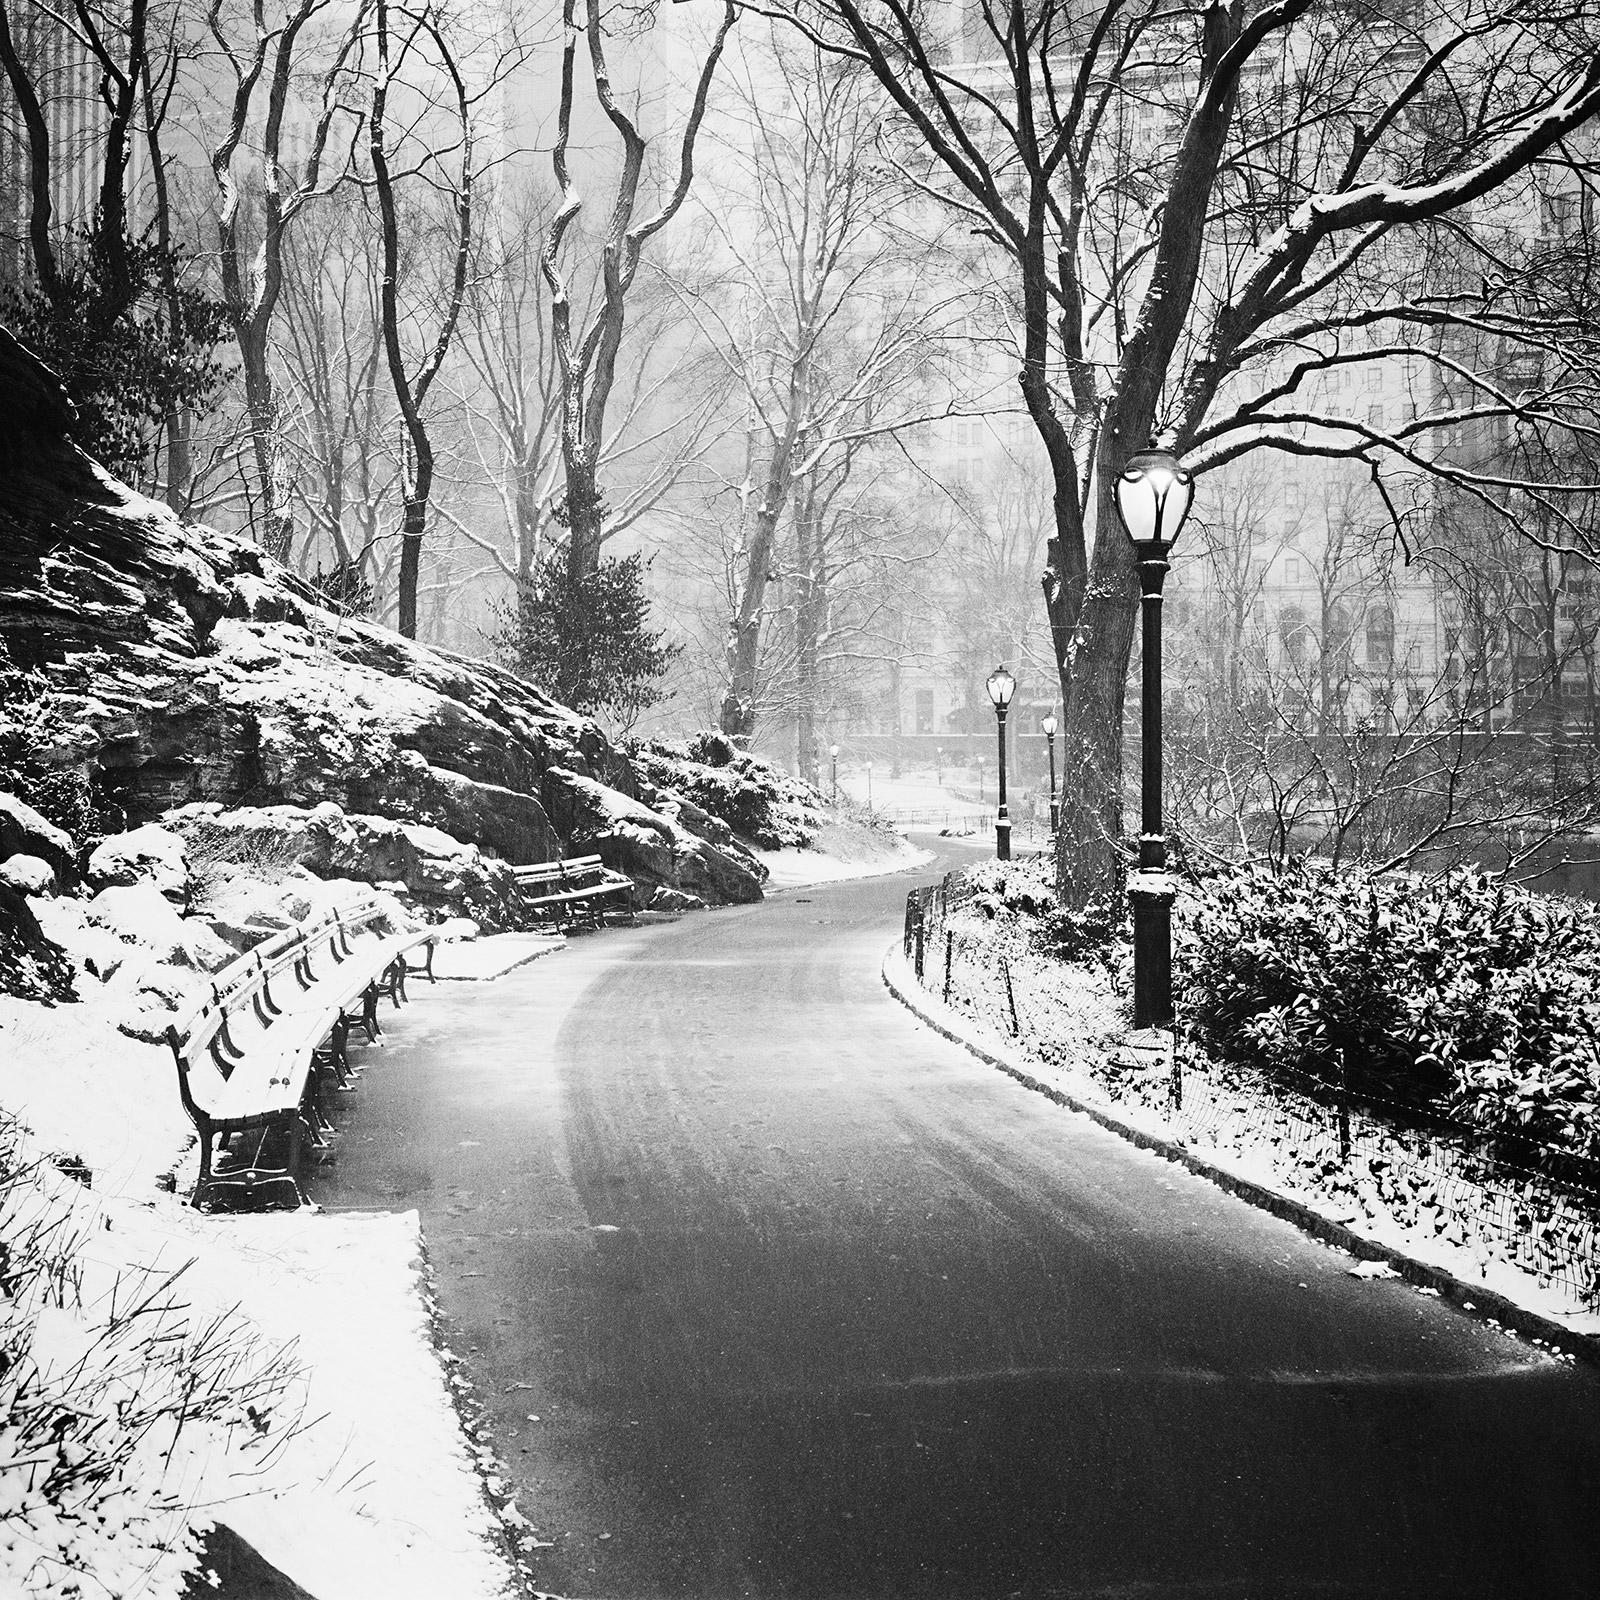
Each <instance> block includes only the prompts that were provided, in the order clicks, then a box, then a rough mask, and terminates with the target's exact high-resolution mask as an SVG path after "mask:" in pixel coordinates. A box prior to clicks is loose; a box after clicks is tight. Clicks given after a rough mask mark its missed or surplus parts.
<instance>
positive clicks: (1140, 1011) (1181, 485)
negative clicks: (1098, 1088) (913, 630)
mask: <svg viewBox="0 0 1600 1600" xmlns="http://www.w3.org/2000/svg"><path fill="white" fill-rule="evenodd" d="M1193 493H1194V480H1193V479H1192V478H1191V477H1190V476H1189V474H1188V473H1187V472H1185V471H1184V470H1183V467H1182V466H1181V465H1180V464H1179V461H1178V458H1177V457H1176V456H1175V455H1173V453H1172V452H1171V451H1170V450H1161V449H1157V448H1155V447H1152V448H1151V449H1149V450H1139V451H1136V452H1135V453H1134V454H1133V455H1132V456H1130V457H1129V458H1128V462H1127V465H1126V466H1124V467H1123V469H1122V475H1121V477H1119V478H1118V479H1117V483H1116V494H1117V515H1118V516H1119V517H1120V518H1121V519H1122V526H1123V528H1124V529H1125V530H1126V532H1127V535H1128V538H1129V540H1130V542H1131V543H1132V545H1133V553H1134V556H1135V558H1136V559H1137V561H1138V563H1139V609H1140V635H1141V638H1140V645H1141V660H1142V663H1143V669H1144V685H1143V692H1142V695H1141V702H1140V743H1141V755H1142V761H1141V766H1142V768H1143V771H1142V774H1141V780H1140V796H1141V821H1140V829H1139V869H1138V871H1137V872H1135V873H1133V874H1132V877H1131V880H1130V882H1129V884H1128V898H1129V899H1130V900H1131V901H1132V902H1133V1025H1134V1027H1136V1028H1165V1027H1170V1026H1171V1023H1172V880H1171V879H1170V878H1168V877H1167V871H1166V868H1167V837H1166V833H1165V825H1164V823H1163V821H1162V816H1161V586H1162V584H1163V582H1164V581H1165V580H1166V576H1167V570H1168V567H1167V555H1168V553H1169V552H1170V551H1171V549H1172V546H1173V545H1174V543H1176V541H1177V538H1178V531H1179V529H1181V528H1182V527H1183V519H1184V518H1185V517H1186V516H1187V515H1188V514H1189V500H1190V497H1191V496H1192V494H1193Z"/></svg>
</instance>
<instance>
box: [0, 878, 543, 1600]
mask: <svg viewBox="0 0 1600 1600" xmlns="http://www.w3.org/2000/svg"><path fill="white" fill-rule="evenodd" d="M36 903H38V904H40V905H41V909H43V908H44V907H45V906H46V905H47V904H48V903H47V902H36ZM65 910H66V908H65V906H64V905H60V904H58V905H57V906H52V907H50V911H51V912H53V913H54V914H53V915H49V916H48V921H49V923H50V925H51V928H52V932H54V933H57V934H61V933H65V934H66V935H67V936H68V937H72V936H73V934H74V930H75V929H76V930H77V933H78V936H80V937H81V939H82V942H83V944H84V945H85V947H86V949H89V950H93V951H94V953H95V954H96V955H98V956H99V958H100V959H101V961H102V962H103V961H104V959H105V957H106V954H107V950H106V940H107V939H108V938H110V937H111V936H110V935H108V934H107V933H106V932H105V931H104V930H103V929H98V930H97V929H95V928H92V927H89V926H87V925H85V924H83V923H81V921H79V920H77V919H74V918H73V917H72V916H70V915H66V914H65ZM124 938H125V941H126V943H125V951H124V954H125V958H126V961H127V962H130V963H137V962H138V961H139V960H140V959H142V957H143V956H145V955H148V952H141V949H140V947H139V946H138V945H137V944H136V943H135V942H133V941H131V940H127V939H126V935H125V936H124ZM482 943H483V945H484V947H485V948H484V949H483V950H482V951H481V952H480V954H479V955H478V956H477V957H474V958H468V957H463V958H462V959H461V965H463V966H464V967H470V966H472V965H473V964H474V962H476V964H477V965H480V966H487V967H491V968H492V967H496V966H500V965H502V964H503V963H504V962H505V960H506V959H508V958H511V957H514V958H515V959H517V960H520V959H525V958H526V957H527V955H528V953H529V952H528V950H527V948H526V941H524V944H523V945H522V946H519V948H518V949H517V950H516V951H506V950H503V949H500V948H498V947H496V948H493V949H491V948H488V947H489V946H490V943H491V942H490V941H487V940H486V941H483V942H482ZM539 944H540V947H541V948H548V947H549V946H550V945H551V944H552V941H550V940H548V939H541V940H540V941H539ZM77 953H78V954H80V956H81V955H82V954H83V953H84V952H77ZM463 975H468V974H466V973H463ZM471 975H476V974H475V973H474V974H471ZM427 990H428V986H427V984H426V983H425V982H424V983H421V984H413V985H412V986H411V997H412V1001H413V1003H414V1004H415V1005H417V1006H419V1007H421V1008H425V1007H426V1005H427ZM79 991H80V993H82V994H84V995H85V999H84V1000H83V1001H82V1002H80V1003H78V1004H66V1005H56V1006H44V1005H36V1004H31V1003H27V1002H23V1001H20V1000H16V999H12V998H9V997H4V996H0V1108H3V1110H4V1111H6V1112H9V1113H10V1114H11V1115H13V1116H14V1117H16V1118H17V1119H18V1120H19V1121H20V1122H21V1123H22V1124H23V1125H24V1127H25V1128H26V1129H28V1130H31V1136H30V1137H29V1138H28V1140H27V1145H26V1152H25V1153H26V1155H27V1156H28V1157H30V1158H38V1159H40V1161H41V1163H42V1170H41V1172H40V1175H39V1178H38V1192H37V1196H36V1197H35V1199H34V1200H33V1201H31V1202H30V1203H32V1204H38V1205H41V1206H46V1207H56V1208H57V1209H59V1210H61V1211H62V1215H63V1217H64V1218H65V1217H67V1212H66V1211H65V1208H67V1207H70V1208H71V1212H70V1221H64V1222H63V1223H62V1227H63V1229H64V1230H65V1232H66V1233H72V1232H74V1231H76V1232H77V1233H78V1234H79V1235H81V1243H80V1244H79V1246H78V1249H77V1256H76V1260H77V1267H76V1269H75V1270H76V1271H78V1272H79V1273H80V1274H81V1279H82V1285H83V1294H82V1301H81V1309H72V1308H68V1309H66V1310H51V1309H49V1308H48V1307H44V1308H43V1309H42V1310H41V1311H40V1312H39V1314H38V1316H37V1318H36V1320H35V1322H34V1324H33V1334H32V1337H33V1360H34V1361H35V1362H37V1363H39V1364H40V1366H41V1368H42V1370H43V1372H44V1374H45V1380H46V1381H50V1379H49V1375H50V1374H51V1373H57V1374H64V1375H66V1376H64V1377H62V1378H61V1379H60V1381H62V1382H66V1381H68V1380H69V1379H70V1376H71V1374H72V1372H73V1370H74V1369H75V1368H76V1367H77V1366H78V1363H79V1361H80V1356H81V1351H82V1350H83V1349H84V1348H89V1349H94V1348H97V1344H96V1341H97V1340H103V1338H104V1329H105V1328H106V1326H108V1325H109V1324H110V1322H113V1321H115V1318H114V1317H113V1316H112V1308H113V1306H122V1307H125V1306H126V1303H127V1301H128V1296H129V1294H130V1292H131V1287H132V1286H138V1285H147V1284H150V1283H153V1282H158V1281H159V1280H160V1279H161V1278H162V1277H164V1276H165V1275H166V1274H168V1273H173V1272H176V1273H177V1274H178V1276H177V1278H176V1279H175V1280H174V1282H173V1284H172V1286H171V1288H170V1290H169V1291H167V1293H166V1295H165V1297H164V1298H165V1299H166V1300H167V1301H168V1302H170V1305H169V1309H168V1310H167V1311H166V1312H164V1313H163V1316H164V1318H165V1320H166V1322H168V1323H170V1324H171V1325H172V1326H173V1327H174V1328H180V1329H184V1330H186V1335H185V1336H186V1337H190V1338H193V1337H198V1336H199V1334H200V1332H203V1330H205V1329H206V1328H208V1327H209V1326H211V1325H212V1323H213V1321H214V1319H218V1318H222V1319H224V1321H226V1320H227V1319H228V1318H229V1317H230V1316H231V1317H232V1319H233V1321H232V1322H231V1323H228V1325H229V1326H232V1327H236V1332H235V1333H234V1334H231V1335H230V1346H238V1347H239V1348H240V1349H241V1350H246V1351H247V1352H249V1353H250V1354H251V1355H252V1358H259V1359H261V1360H268V1359H270V1358H271V1356H272V1354H273V1352H275V1351H277V1350H279V1349H281V1348H286V1349H287V1350H288V1353H289V1357H290V1360H291V1362H292V1365H293V1368H294V1370H295V1373H296V1376H295V1378H294V1380H293V1382H292V1383H291V1384H290V1387H289V1388H288V1390H287V1391H286V1393H285V1395H284V1397H283V1398H282V1400H280V1401H279V1402H278V1404H277V1405H276V1407H275V1408H274V1411H273V1415H272V1417H271V1419H270V1421H269V1424H268V1425H267V1426H265V1427H264V1428H262V1429H260V1430H259V1431H258V1430H257V1429H256V1428H255V1426H254V1425H253V1424H251V1425H241V1424H242V1418H235V1419H234V1421H233V1424H232V1425H231V1426H229V1427H224V1426H222V1425H221V1424H220V1423H215V1422H211V1423H201V1424H192V1425H188V1426H186V1427H184V1428H183V1429H181V1430H180V1432H181V1435H182V1443H181V1448H176V1449H174V1450H173V1451H172V1452H171V1453H170V1470H169V1471H168V1472H167V1475H166V1477H165V1478H163V1479H162V1482H161V1488H162V1490H163V1491H164V1493H165V1495H166V1496H168V1497H171V1501H172V1503H171V1507H170V1509H167V1508H165V1507H163V1506H162V1505H161V1504H160V1502H159V1499H158V1501H157V1502H156V1511H155V1513H152V1512H150V1510H149V1505H150V1494H149V1491H150V1490H151V1489H152V1488H153V1487H154V1483H153V1479H154V1478H155V1477H156V1475H157V1474H158V1473H159V1471H160V1467H159V1465H158V1463H160V1462H162V1461H163V1459H164V1458H165V1457H166V1456H167V1452H165V1451H163V1450H155V1451H154V1453H153V1454H152V1452H151V1450H150V1449H149V1448H146V1449H145V1450H144V1451H143V1452H142V1453H141V1454H140V1455H139V1456H138V1458H137V1459H136V1460H135V1461H134V1462H132V1463H130V1465H129V1467H128V1469H127V1470H128V1473H129V1474H139V1473H142V1474H143V1476H142V1478H140V1479H139V1481H138V1482H136V1483H134V1484H133V1486H132V1488H131V1490H130V1491H129V1492H128V1493H126V1494H124V1495H123V1497H122V1499H121V1500H119V1501H118V1504H123V1503H129V1504H131V1503H134V1502H138V1503H140V1504H143V1505H144V1506H145V1507H146V1509H145V1511H144V1512H142V1513H141V1514H139V1515H137V1516H136V1515H133V1514H131V1513H130V1514H128V1515H127V1516H125V1517H123V1518H122V1520H120V1521H118V1522H117V1523H116V1525H115V1526H114V1527H113V1525H112V1524H111V1523H108V1522H107V1521H105V1520H104V1519H102V1518H98V1517H87V1518H85V1517H75V1516H74V1515H73V1514H72V1512H71V1510H70V1508H68V1509H66V1510H63V1509H62V1508H61V1507H60V1506H59V1505H57V1504H56V1503H55V1502H53V1501H47V1500H46V1499H44V1498H43V1497H42V1496H41V1495H40V1494H39V1493H37V1492H35V1491H34V1490H33V1488H32V1487H31V1485H32V1484H33V1482H34V1481H35V1480H34V1478H33V1477H32V1476H31V1475H30V1474H29V1473H28V1471H27V1470H26V1469H24V1468H19V1466H18V1464H17V1461H16V1460H15V1459H11V1460H9V1462H8V1461H7V1460H6V1459H5V1452H4V1451H3V1450H0V1594H3V1595H6V1596H8V1597H9V1596H11V1595H17V1596H19V1597H20V1596H30V1595H40V1596H43V1595H51V1596H53V1595H57V1594H61V1595H65V1594H71V1593H78V1592H81V1593H84V1594H97V1593H107V1594H115V1595H119V1596H122V1595H127V1596H132V1595H139V1596H142V1597H143V1596H147V1597H149V1600H169V1597H173V1596H176V1595H177V1594H178V1592H179V1590H180V1588H181V1585H182V1568H183V1566H184V1565H185V1562H186V1557H185V1556H184V1555H183V1554H182V1553H181V1552H182V1550H183V1548H184V1546H183V1543H182V1540H183V1534H182V1528H183V1525H184V1524H185V1523H188V1524H189V1525H191V1526H193V1527H204V1526H207V1525H209V1523H210V1522H211V1521H213V1520H222V1521H225V1522H227V1523H228V1524H229V1525H230V1526H232V1527H233V1528H234V1529H235V1530H236V1531H237V1532H238V1533H240V1534H241V1535H242V1536H243V1537H244V1538H246V1539H247V1540H249V1541H250V1542H251V1543H252V1544H254V1545H255V1546H256V1547H257V1548H258V1549H259V1550H260V1551H261V1553H262V1554H263V1555H264V1556H265V1557H266V1559H267V1560H268V1561H270V1562H272V1563H273V1564H274V1565H275V1566H277V1567H279V1568H281V1569H282V1570H283V1571H284V1572H286V1573H287V1574H288V1575H289V1576H290V1577H291V1578H293V1579H294V1580H295V1581H296V1582H298V1583H299V1584H301V1585H302V1586H304V1587H305V1588H306V1589H308V1590H310V1591H311V1592H312V1593H313V1594H315V1595H317V1596H318V1600H438V1597H441V1596H448V1597H449V1600H489V1597H491V1596H497V1595H500V1594H502V1593H503V1592H505V1591H506V1589H507V1588H508V1586H509V1584H510V1572H509V1569H508V1568H507V1566H506V1564H505V1562H504V1561H503V1560H502V1558H501V1556H500V1555H499V1554H498V1551H497V1549H496V1546H495V1543H494V1537H495V1533H496V1529H497V1521H496V1517H495V1515H494V1513H493V1512H492V1511H491V1510H490V1508H489V1506H488V1504H487V1502H486V1501H485V1498H484V1494H483V1489H482V1481H481V1479H480V1477H479V1475H478V1470H477V1466H476V1464H475V1462H474V1460H473V1453H472V1450H471V1447H470V1446H469V1444H468V1441H467V1439H466V1437H465V1435H464V1434H463V1432H462V1429H461V1426H460V1423H459V1421H458V1419H457V1416H456V1412H455V1409H454V1406H453V1404H452V1401H451V1395H450V1379H449V1377H448V1374H447V1371H446V1365H445V1363H444V1362H443V1361H442V1360H441V1357H440V1356H439V1354H438V1353H437V1352H436V1351H435V1349H434V1347H433V1342H432V1331H431V1326H430V1317H429V1306H428V1300H427V1294H426V1288H425V1282H424V1277H423V1265H422V1241H421V1236H420V1225H419V1220H418V1217H417V1215H416V1213H415V1212H405V1213H403V1214H374V1215H340V1216H330V1215H326V1214H323V1213H319V1212H317V1211H315V1210H313V1209H311V1208H307V1209H304V1210H301V1211H298V1212H292V1213H281V1212H280V1213H266V1214H261V1215H255V1216H233V1217H229V1216H223V1215H207V1214H203V1213H201V1212H197V1211H195V1210H193V1209H191V1208H190V1207H189V1206H188V1205H187V1204H186V1197H187V1194H188V1192H189V1190H190V1188H191V1187H192V1184H193V1180H194V1174H195V1149H194V1139H193V1134H192V1129H191V1128H190V1125H189V1123H188V1120H187V1118H186V1117H185V1116H184V1114H183V1111H182V1109H181V1106H180V1104H179V1100H178V1093H177V1082H176V1072H175V1068H174V1065H173V1062H172V1057H171V1053H170V1051H169V1050H168V1048H167V1047H166V1046H165V1045H157V1044H151V1043H146V1042H142V1041H141V1040H139V1039H135V1038H131V1037H128V1036H127V1035H126V1034H124V1033H122V1032H119V1031H118V1028H117V1026H116V1023H117V1021H118V1020H123V1021H125V1020H126V1014H127V1008H126V995H125V993H119V992H118V990H117V985H116V984H115V982H114V981H113V982H110V983H106V984H104V985H102V984H101V983H99V982H98V981H97V980H96V979H95V978H94V977H92V976H90V975H89V974H88V973H87V971H85V972H84V973H83V974H82V975H81V976H80V979H79ZM359 1054H360V1055H361V1056H364V1057H365V1060H366V1062H368V1063H371V1065H370V1067H369V1068H368V1070H371V1071H375V1072H381V1071H382V1070H383V1058H382V1052H381V1049H369V1050H365V1051H362V1052H359ZM68 1156H70V1157H71V1158H72V1163H71V1164H72V1166H74V1167H75V1168H77V1167H81V1168H84V1169H87V1173H88V1176H89V1181H90V1184H91V1187H90V1188H89V1189H88V1190H84V1189H83V1188H81V1187H80V1186H79V1185H78V1184H75V1183H72V1182H69V1181H66V1180H64V1179H58V1178H57V1177H56V1174H55V1173H54V1171H52V1170H51V1164H52V1158H55V1159H56V1160H57V1161H59V1158H62V1157H68ZM174 1172H175V1176H174ZM172 1188H175V1190H176V1192H175V1193H174V1192H169V1190H171V1189H172ZM52 1214H53V1213H52ZM142 1381H143V1380H141V1382H142ZM91 1399H92V1397H91ZM286 1423H289V1424H291V1425H290V1426H288V1427H285V1424H286ZM0 1443H3V1441H0ZM8 1466H9V1468H10V1470H9V1471H8V1470H7V1468H8ZM19 1470H20V1471H22V1472H23V1477H22V1478H20V1479H19V1478H18V1477H17V1476H16V1474H17V1472H18V1471H19ZM174 1540H176V1541H178V1542H177V1545H176V1548H175V1549H165V1550H164V1549H163V1546H164V1545H172V1544H173V1542H174ZM74 1566H87V1567H88V1568H89V1570H90V1572H91V1573H92V1574H93V1577H92V1578H91V1580H90V1581H89V1582H88V1583H87V1584H86V1585H84V1586H83V1587H82V1588H81V1589H79V1588H76V1587H74V1586H73V1583H74V1579H73V1577H72V1569H73V1567H74Z"/></svg>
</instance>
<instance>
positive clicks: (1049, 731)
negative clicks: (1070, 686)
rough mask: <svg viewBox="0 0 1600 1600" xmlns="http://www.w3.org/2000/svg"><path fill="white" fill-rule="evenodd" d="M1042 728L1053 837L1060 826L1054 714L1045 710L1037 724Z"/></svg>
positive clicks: (1051, 834)
mask: <svg viewBox="0 0 1600 1600" xmlns="http://www.w3.org/2000/svg"><path fill="white" fill-rule="evenodd" d="M1039 726H1040V728H1042V729H1043V730H1044V742H1045V746H1046V748H1047V749H1048V750H1049V752H1050V837H1051V838H1052V839H1053V838H1055V836H1056V833H1057V831H1058V830H1059V829H1060V827H1061V807H1060V805H1059V804H1058V803H1057V801H1056V714H1055V712H1053V711H1051V712H1047V713H1046V714H1045V717H1044V719H1043V720H1042V721H1041V722H1040V724H1039Z"/></svg>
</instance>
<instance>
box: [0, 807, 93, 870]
mask: <svg viewBox="0 0 1600 1600" xmlns="http://www.w3.org/2000/svg"><path fill="white" fill-rule="evenodd" d="M76 853H77V852H76V849H75V847H74V845H73V843H72V839H71V836H70V835H69V834H67V833H66V832H64V831H63V830H62V829H60V828H58V827H56V825H55V824H54V823H53V822H49V821H47V820H46V819H45V818H44V817H42V816H40V814H39V813H38V812H37V811H35V810H34V809H33V807H32V806H30V805H27V804H26V803H24V802H23V801H21V800H19V799H18V798H17V797H16V796H15V795H14V794H8V793H6V792H5V791H4V790H0V861H5V860H8V859H9V858H11V857H13V856H37V857H38V858H39V859H40V860H43V861H48V862H49V863H50V866H51V869H52V870H53V871H54V872H55V874H56V876H57V878H58V879H60V880H64V879H65V878H66V877H68V876H69V875H70V874H71V872H72V869H73V858H74V856H75V855H76Z"/></svg>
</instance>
